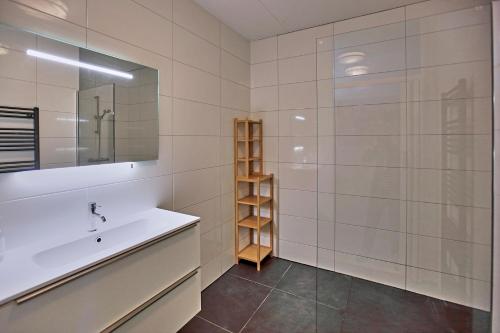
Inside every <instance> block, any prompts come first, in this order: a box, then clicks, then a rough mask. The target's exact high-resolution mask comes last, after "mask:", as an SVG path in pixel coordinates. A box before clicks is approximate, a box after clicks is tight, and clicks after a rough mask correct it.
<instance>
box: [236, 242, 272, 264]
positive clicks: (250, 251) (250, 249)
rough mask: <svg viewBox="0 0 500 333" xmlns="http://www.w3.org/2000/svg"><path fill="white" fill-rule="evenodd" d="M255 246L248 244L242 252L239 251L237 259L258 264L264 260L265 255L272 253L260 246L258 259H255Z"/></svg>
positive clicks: (270, 250) (268, 248) (265, 247)
mask: <svg viewBox="0 0 500 333" xmlns="http://www.w3.org/2000/svg"><path fill="white" fill-rule="evenodd" d="M257 248H258V247H257V245H256V244H250V245H248V246H247V247H245V248H244V249H243V250H241V251H240V253H239V254H238V258H239V259H244V260H248V261H252V262H255V263H256V262H260V261H262V259H264V258H265V257H266V256H267V255H269V254H270V253H271V252H272V249H271V248H270V247H267V246H263V245H261V246H260V259H258V258H257Z"/></svg>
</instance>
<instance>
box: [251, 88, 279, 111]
mask: <svg viewBox="0 0 500 333" xmlns="http://www.w3.org/2000/svg"><path fill="white" fill-rule="evenodd" d="M251 100H252V105H251V107H252V109H251V111H252V112H256V111H271V110H278V87H277V86H274V87H263V88H255V89H252V91H251Z"/></svg>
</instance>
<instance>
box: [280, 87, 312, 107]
mask: <svg viewBox="0 0 500 333" xmlns="http://www.w3.org/2000/svg"><path fill="white" fill-rule="evenodd" d="M316 105H317V101H316V82H304V83H293V84H287V85H280V86H279V107H280V109H283V110H287V109H311V108H316Z"/></svg>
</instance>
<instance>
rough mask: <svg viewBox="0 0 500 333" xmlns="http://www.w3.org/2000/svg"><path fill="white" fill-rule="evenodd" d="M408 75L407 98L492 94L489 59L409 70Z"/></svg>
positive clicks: (421, 98) (441, 97) (470, 96)
mask: <svg viewBox="0 0 500 333" xmlns="http://www.w3.org/2000/svg"><path fill="white" fill-rule="evenodd" d="M407 75H408V83H407V85H408V100H409V101H427V100H443V99H458V98H472V97H488V96H491V64H490V62H489V61H480V62H472V63H465V64H453V65H444V66H439V67H432V68H421V69H412V70H408V74H407ZM449 92H452V93H451V94H450V93H449Z"/></svg>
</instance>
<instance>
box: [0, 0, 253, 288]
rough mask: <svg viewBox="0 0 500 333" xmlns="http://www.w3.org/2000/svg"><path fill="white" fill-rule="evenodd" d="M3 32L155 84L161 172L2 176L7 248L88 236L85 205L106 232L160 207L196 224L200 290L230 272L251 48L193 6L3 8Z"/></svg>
mask: <svg viewBox="0 0 500 333" xmlns="http://www.w3.org/2000/svg"><path fill="white" fill-rule="evenodd" d="M0 22H1V23H5V24H8V25H12V26H15V27H18V28H22V29H26V30H29V31H31V32H35V33H38V34H40V35H43V36H46V37H50V38H54V39H58V40H61V41H65V42H69V43H71V44H74V45H78V46H82V47H87V48H89V49H92V50H95V51H98V52H102V53H105V54H109V55H112V56H116V57H118V58H122V59H125V60H130V61H134V62H137V63H141V64H144V65H146V66H150V67H153V68H157V69H158V70H159V72H160V73H159V75H160V135H161V136H160V157H159V160H158V161H151V162H140V163H134V165H133V168H131V166H130V164H116V165H102V166H88V167H80V168H65V169H53V170H42V171H35V172H26V173H18V174H7V175H0V207H1V208H0V229H2V231H3V237H5V239H6V242H7V244H9V245H8V246H11V245H12V246H17V245H20V244H22V243H23V242H26V241H36V239H37V238H40V237H50V236H51V234H53V233H57V229H58V228H86V226H85V225H80V224H77V223H75V221H78V220H79V219H80V218H82V217H84V216H85V214H86V209H87V202H88V201H89V200H95V201H97V202H99V203H100V204H102V206H103V208H102V210H103V212H104V214H107V215H108V217H110V218H109V220H110V222H109V223H113V219H117V218H119V216H120V215H122V214H129V213H130V212H132V211H134V210H137V209H145V208H149V207H156V206H159V207H163V208H167V209H174V210H176V211H183V212H188V213H192V214H195V215H199V216H201V218H202V222H201V229H202V236H201V244H202V246H201V251H202V277H203V278H202V280H203V282H202V285H203V287H205V286H207V285H208V284H210V283H211V282H212V281H214V280H215V279H216V278H217V277H219V276H220V275H221V274H222V273H223V272H224V271H226V270H227V269H228V268H229V267H230V266H231V265H232V264H233V263H234V249H233V247H234V236H233V235H234V234H233V232H234V229H233V212H234V209H233V185H232V178H233V177H232V166H231V164H232V161H233V159H232V140H231V136H232V118H233V117H236V116H246V115H247V114H248V112H249V110H250V89H249V80H250V79H249V76H250V74H249V73H250V67H249V62H250V47H249V42H248V41H246V40H245V39H243V38H242V37H240V36H239V35H237V34H236V33H234V32H233V31H232V30H231V29H229V28H228V27H226V26H225V25H223V24H222V23H221V22H219V21H218V20H217V19H216V18H214V17H213V16H211V15H210V14H208V13H207V12H206V11H205V10H203V9H202V8H201V7H199V6H198V5H196V4H194V3H193V2H192V1H191V0H173V1H172V0H165V1H147V0H136V1H132V0H109V1H100V0H87V1H86V0H62V1H60V4H59V2H58V4H57V5H55V4H52V3H51V2H45V1H40V2H36V1H24V0H18V1H11V0H0ZM0 91H1V89H0ZM18 93H19V91H18ZM1 94H2V93H1V92H0V102H1V101H2V98H4V97H5V96H2V95H1ZM21 97H22V96H21ZM37 102H38V100H37ZM0 104H1V103H0ZM19 230H22V231H23V233H22V237H21V238H19V237H17V236H16V235H19V233H18V231H19ZM24 235H25V236H26V238H24Z"/></svg>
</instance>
